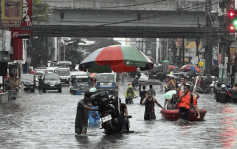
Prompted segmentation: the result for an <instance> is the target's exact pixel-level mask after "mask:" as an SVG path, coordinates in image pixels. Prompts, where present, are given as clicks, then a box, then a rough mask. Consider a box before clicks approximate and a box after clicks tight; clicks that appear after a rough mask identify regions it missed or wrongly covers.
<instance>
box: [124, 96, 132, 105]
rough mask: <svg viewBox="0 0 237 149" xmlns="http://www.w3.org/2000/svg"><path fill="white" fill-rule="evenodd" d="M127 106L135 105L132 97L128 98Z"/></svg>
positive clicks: (126, 100)
mask: <svg viewBox="0 0 237 149" xmlns="http://www.w3.org/2000/svg"><path fill="white" fill-rule="evenodd" d="M125 102H126V104H133V98H132V97H127V98H126V99H125Z"/></svg>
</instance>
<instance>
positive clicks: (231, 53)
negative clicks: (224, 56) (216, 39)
mask: <svg viewBox="0 0 237 149" xmlns="http://www.w3.org/2000/svg"><path fill="white" fill-rule="evenodd" d="M230 65H233V66H235V47H230Z"/></svg>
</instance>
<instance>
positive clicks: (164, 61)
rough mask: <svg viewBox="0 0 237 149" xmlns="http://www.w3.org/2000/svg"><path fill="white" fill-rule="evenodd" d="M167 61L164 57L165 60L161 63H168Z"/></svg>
mask: <svg viewBox="0 0 237 149" xmlns="http://www.w3.org/2000/svg"><path fill="white" fill-rule="evenodd" d="M169 62H170V61H169V60H167V59H165V60H163V61H162V63H169Z"/></svg>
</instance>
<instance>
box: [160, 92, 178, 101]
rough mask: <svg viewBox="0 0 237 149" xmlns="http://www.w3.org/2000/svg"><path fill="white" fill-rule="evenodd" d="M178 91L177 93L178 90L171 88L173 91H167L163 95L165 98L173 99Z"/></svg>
mask: <svg viewBox="0 0 237 149" xmlns="http://www.w3.org/2000/svg"><path fill="white" fill-rule="evenodd" d="M176 93H177V92H176V90H171V91H168V92H166V93H165V94H164V95H163V97H164V98H165V99H171V98H172V97H173V95H174V94H176Z"/></svg>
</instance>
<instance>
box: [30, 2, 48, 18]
mask: <svg viewBox="0 0 237 149" xmlns="http://www.w3.org/2000/svg"><path fill="white" fill-rule="evenodd" d="M32 13H33V20H34V21H47V20H48V13H49V5H48V3H45V2H42V1H41V0H33V6H32Z"/></svg>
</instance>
